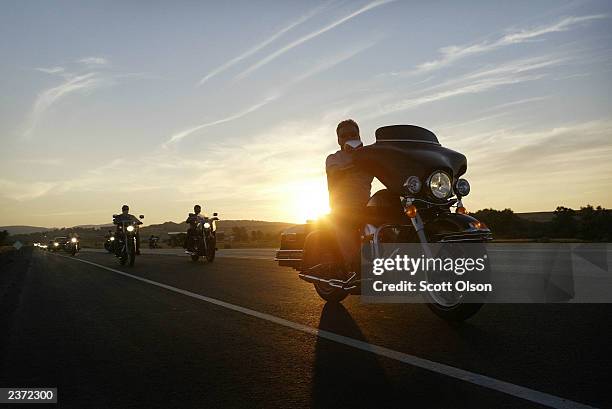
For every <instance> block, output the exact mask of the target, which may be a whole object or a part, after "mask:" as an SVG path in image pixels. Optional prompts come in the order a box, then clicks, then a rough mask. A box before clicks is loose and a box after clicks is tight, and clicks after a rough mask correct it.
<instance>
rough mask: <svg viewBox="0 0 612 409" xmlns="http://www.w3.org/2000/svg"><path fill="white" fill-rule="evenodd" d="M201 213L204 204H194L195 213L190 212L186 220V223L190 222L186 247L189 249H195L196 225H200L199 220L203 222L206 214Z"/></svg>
mask: <svg viewBox="0 0 612 409" xmlns="http://www.w3.org/2000/svg"><path fill="white" fill-rule="evenodd" d="M201 213H202V206H200V205H198V204H197V205H195V206H193V213H189V216H187V220H185V223H188V224H189V228H188V229H187V239H186V240H185V249H187V250H188V251H193V250H194V248H193V245H194V243H195V236H196V226H197V225H198V222H203V221H204V219H205V217H204V216H201V215H200V214H201Z"/></svg>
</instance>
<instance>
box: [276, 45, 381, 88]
mask: <svg viewBox="0 0 612 409" xmlns="http://www.w3.org/2000/svg"><path fill="white" fill-rule="evenodd" d="M377 42H378V40H372V41H368V42H367V43H365V44H360V45H358V46H355V47H352V48H350V49H348V50H345V51H343V52H340V53H336V54H335V55H334V56H333V57H331V58H328V59H325V60H321V61H319V62H318V63H317V64H316V65H315V66H314V67H312V68H310V69H309V70H307V71H306V72H304V73H302V74H300V75H298V76H297V77H295V78H294V79H292V80H291V81H289V83H288V85H295V84H297V83H298V82H302V81H304V80H306V79H308V78H310V77H313V76H315V75H317V74H320V73H322V72H324V71H327V70H329V69H331V68H333V67H335V66H336V65H339V64H341V63H343V62H345V61H347V60H349V59H351V58H353V57H355V56H356V55H357V54H360V53H362V52H364V51H365V50H367V49H368V48H370V47H372V46H374V45H375V44H376V43H377Z"/></svg>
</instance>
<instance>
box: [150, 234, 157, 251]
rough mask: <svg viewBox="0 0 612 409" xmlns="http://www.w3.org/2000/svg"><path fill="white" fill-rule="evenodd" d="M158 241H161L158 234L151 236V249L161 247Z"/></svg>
mask: <svg viewBox="0 0 612 409" xmlns="http://www.w3.org/2000/svg"><path fill="white" fill-rule="evenodd" d="M158 241H159V237H157V236H151V237H149V248H150V249H157V248H159V245H158V244H157V242H158Z"/></svg>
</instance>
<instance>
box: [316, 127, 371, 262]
mask: <svg viewBox="0 0 612 409" xmlns="http://www.w3.org/2000/svg"><path fill="white" fill-rule="evenodd" d="M336 134H337V136H338V145H340V150H339V151H337V152H336V153H333V154H331V155H329V156H328V157H327V160H326V161H325V171H326V173H327V189H328V191H329V204H330V207H331V211H332V222H333V225H334V230H335V233H336V236H337V240H338V245H339V247H340V252H341V253H342V257H343V258H344V263H345V266H346V269H347V271H355V267H356V266H355V263H358V262H359V261H358V259H357V254H358V252H359V233H358V229H359V227H360V217H361V216H363V213H364V211H365V206H366V204H367V202H368V199H369V198H370V191H371V189H372V180H373V177H372V176H371V175H369V174H368V173H366V172H364V171H363V170H360V169H358V168H357V167H355V166H354V164H353V154H352V151H353V150H354V149H359V146H361V138H360V136H359V125H357V123H356V122H355V121H353V120H352V119H347V120H345V121H342V122H340V123H339V124H338V127H337V128H336ZM349 141H354V142H353V143H352V145H353V146H352V147H351V146H347V145H346V143H347V142H349Z"/></svg>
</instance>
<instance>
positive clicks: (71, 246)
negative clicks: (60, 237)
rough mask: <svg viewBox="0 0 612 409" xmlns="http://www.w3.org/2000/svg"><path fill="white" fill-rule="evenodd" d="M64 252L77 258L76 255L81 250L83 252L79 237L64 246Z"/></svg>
mask: <svg viewBox="0 0 612 409" xmlns="http://www.w3.org/2000/svg"><path fill="white" fill-rule="evenodd" d="M64 250H65V251H66V253H68V254H70V255H71V256H75V255H76V253H78V252H79V250H81V245H80V243H79V239H78V238H77V237H71V238H70V240H68V241H67V242H66V244H65V245H64Z"/></svg>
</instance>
